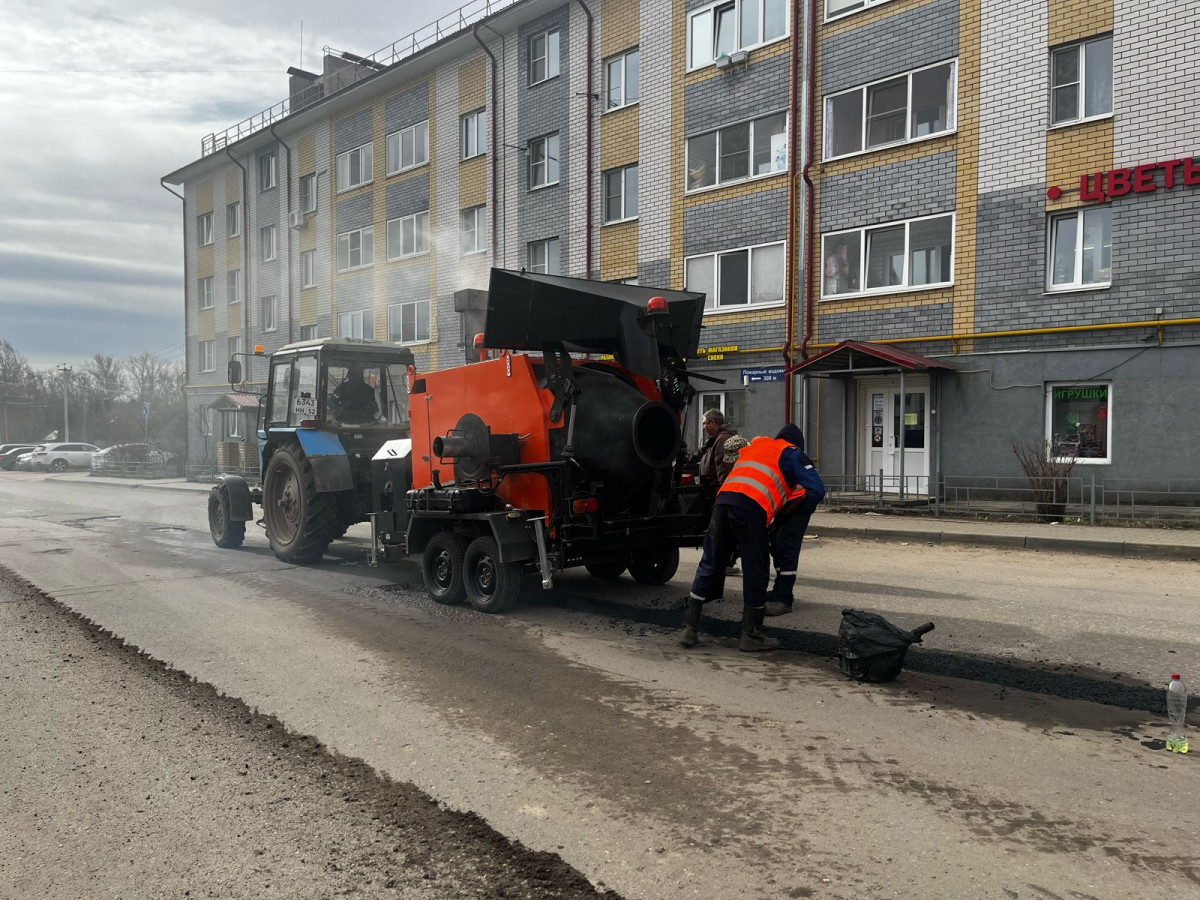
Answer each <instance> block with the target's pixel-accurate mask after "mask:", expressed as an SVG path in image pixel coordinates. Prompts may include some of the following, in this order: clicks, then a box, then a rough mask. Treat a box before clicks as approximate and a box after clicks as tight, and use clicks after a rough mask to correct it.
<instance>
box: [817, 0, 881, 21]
mask: <svg viewBox="0 0 1200 900" xmlns="http://www.w3.org/2000/svg"><path fill="white" fill-rule="evenodd" d="M890 2H891V0H858V2H857V4H856V5H855V6H854V8H853V9H845V10H841V11H840V12H835V13H830V12H829V0H824V7H825V21H826V22H832V21H834V20H835V19H844V18H846V16H853V15H855V14H856V13H860V12H863V11H864V10H868V9H874V8H875V7H876V6H881V5H883V4H884V3H890Z"/></svg>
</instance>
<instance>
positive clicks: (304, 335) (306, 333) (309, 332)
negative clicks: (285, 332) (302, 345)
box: [300, 325, 317, 341]
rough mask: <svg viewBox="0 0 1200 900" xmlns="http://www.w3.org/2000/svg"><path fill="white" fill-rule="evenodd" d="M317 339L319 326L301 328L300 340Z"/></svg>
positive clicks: (302, 326) (303, 326)
mask: <svg viewBox="0 0 1200 900" xmlns="http://www.w3.org/2000/svg"><path fill="white" fill-rule="evenodd" d="M316 339H317V326H316V325H301V326H300V340H302V341H315V340H316Z"/></svg>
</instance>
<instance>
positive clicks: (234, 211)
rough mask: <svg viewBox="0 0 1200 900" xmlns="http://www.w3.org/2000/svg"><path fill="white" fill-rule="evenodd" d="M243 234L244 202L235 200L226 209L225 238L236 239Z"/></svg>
mask: <svg viewBox="0 0 1200 900" xmlns="http://www.w3.org/2000/svg"><path fill="white" fill-rule="evenodd" d="M241 233H242V201H241V200H234V201H233V202H232V203H230V204H227V205H226V207H225V237H226V238H235V237H237V236H238V235H240V234H241Z"/></svg>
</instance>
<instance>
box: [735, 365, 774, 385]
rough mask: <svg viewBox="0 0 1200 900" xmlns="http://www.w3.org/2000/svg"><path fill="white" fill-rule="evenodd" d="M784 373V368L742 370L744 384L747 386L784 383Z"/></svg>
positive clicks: (768, 367)
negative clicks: (762, 383)
mask: <svg viewBox="0 0 1200 900" xmlns="http://www.w3.org/2000/svg"><path fill="white" fill-rule="evenodd" d="M783 372H784V368H783V366H766V367H764V368H759V369H742V382H743V383H746V384H759V383H760V382H763V381H783Z"/></svg>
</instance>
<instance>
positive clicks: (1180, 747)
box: [1167, 674, 1188, 753]
mask: <svg viewBox="0 0 1200 900" xmlns="http://www.w3.org/2000/svg"><path fill="white" fill-rule="evenodd" d="M1167 716H1168V717H1169V718H1170V720H1171V730H1170V731H1169V732H1168V733H1167V749H1168V750H1171V751H1174V752H1175V753H1187V752H1188V739H1187V722H1186V721H1185V720H1186V718H1187V688H1185V687H1184V686H1183V679H1182V678H1180V677H1179V675H1178V674H1175V675H1172V676H1171V683H1170V684H1168V685H1167Z"/></svg>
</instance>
